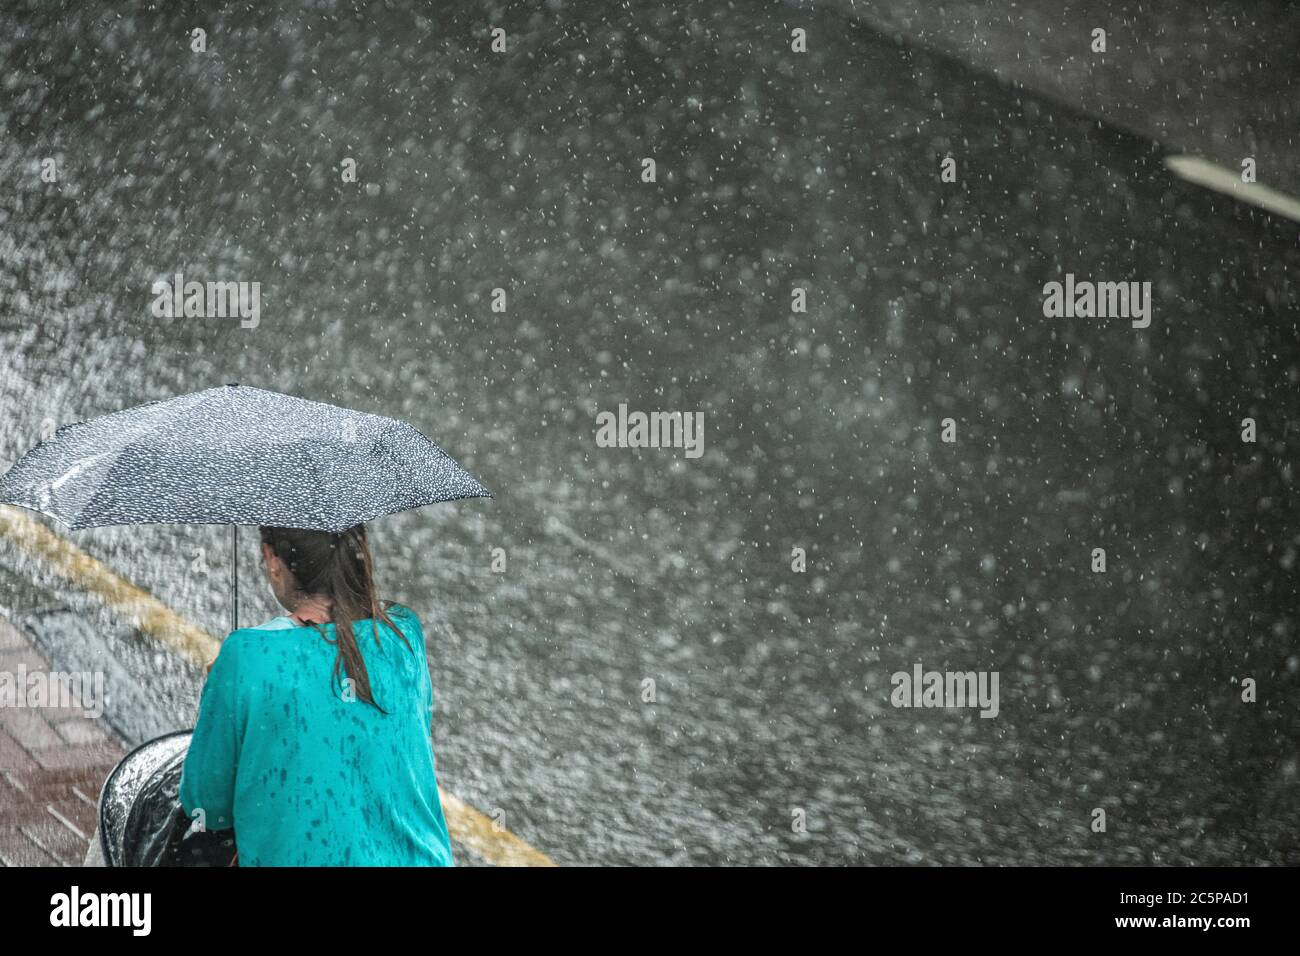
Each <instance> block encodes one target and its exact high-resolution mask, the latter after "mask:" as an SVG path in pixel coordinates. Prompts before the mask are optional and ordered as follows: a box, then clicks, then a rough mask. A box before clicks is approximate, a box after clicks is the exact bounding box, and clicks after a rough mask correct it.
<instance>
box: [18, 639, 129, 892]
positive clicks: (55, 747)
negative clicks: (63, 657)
mask: <svg viewBox="0 0 1300 956" xmlns="http://www.w3.org/2000/svg"><path fill="white" fill-rule="evenodd" d="M20 665H25V666H26V668H27V671H28V672H29V673H30V672H33V671H50V670H52V669H53V668H52V667H51V665H50V662H49V661H48V660H47V659H46V657H45V656H44V655H43V654H42V653H41V652H40V651H38V650H37V648H36V646H35V644H34V643H33V642H32V640H31V639H30V638H29V637H28V636H27V635H26V634H24V633H23V632H22V631H20V630H19V629H18V628H16V627H14V626H13V625H12V624H11V623H10V622H9V621H6V620H5V619H3V618H0V672H10V673H13V672H15V671H16V670H17V669H18V667H19V666H20ZM125 753H126V747H125V746H124V745H123V743H122V741H121V740H119V739H118V738H117V736H116V735H115V734H114V733H113V730H112V728H110V727H109V726H108V725H107V724H106V723H105V722H104V721H103V720H93V719H89V718H87V717H85V716H83V715H82V714H81V712H80V711H77V710H64V709H56V708H28V707H0V865H4V866H77V865H80V864H81V861H82V859H83V858H84V856H85V853H86V847H87V845H88V843H89V841H90V836H91V834H92V833H94V831H95V801H96V800H97V799H98V797H99V788H100V785H101V784H102V783H103V781H104V777H105V776H107V774H108V771H109V770H111V769H112V768H113V766H114V765H115V764H116V763H117V762H118V760H120V759H121V758H122V756H123V755H124V754H125Z"/></svg>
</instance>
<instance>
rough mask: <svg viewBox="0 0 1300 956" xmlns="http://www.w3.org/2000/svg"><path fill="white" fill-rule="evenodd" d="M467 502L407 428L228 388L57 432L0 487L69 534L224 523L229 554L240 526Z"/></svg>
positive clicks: (449, 464)
mask: <svg viewBox="0 0 1300 956" xmlns="http://www.w3.org/2000/svg"><path fill="white" fill-rule="evenodd" d="M477 497H489V498H490V497H491V494H490V493H489V492H488V490H487V489H486V488H484V487H483V486H482V485H481V484H479V483H478V481H476V480H475V479H474V478H473V477H472V476H471V475H470V474H469V473H468V472H467V471H465V469H464V468H462V467H461V466H460V465H458V464H457V463H456V462H455V461H454V460H452V458H451V457H450V456H449V455H447V453H446V452H444V451H443V450H442V449H441V448H439V447H438V446H437V445H435V444H434V443H433V442H432V441H430V440H429V439H428V438H426V437H425V436H424V435H423V434H421V433H420V432H419V431H417V430H416V429H415V428H413V427H412V426H410V425H408V424H406V423H405V422H399V421H396V420H395V419H392V418H386V417H384V416H381V415H370V414H367V413H364V412H358V411H353V410H351V409H346V408H339V407H338V406H335V405H327V404H324V403H321V402H311V401H307V400H306V399H302V398H296V397H294V396H292V395H283V394H281V393H279V392H272V391H267V390H265V389H260V388H251V387H249V386H244V385H238V384H232V385H226V386H221V387H218V388H209V389H205V390H203V391H200V392H193V393H191V394H189V395H181V396H178V397H176V398H173V399H168V400H167V401H159V402H148V403H146V404H144V405H137V406H135V407H134V408H127V409H124V410H122V411H119V412H113V413H112V414H109V415H103V416H100V417H98V418H92V419H90V420H88V421H84V422H77V423H75V424H71V425H64V426H62V427H61V428H59V429H58V430H57V431H56V432H55V433H54V435H53V436H52V437H51V438H50V439H49V440H48V441H45V442H42V443H41V444H39V445H37V446H36V447H35V448H33V449H32V450H31V451H29V452H28V453H27V454H26V455H24V456H23V457H22V458H21V459H20V460H19V461H18V462H17V464H15V465H14V466H13V467H12V468H11V469H9V471H8V473H6V474H5V476H4V477H3V478H0V502H3V503H8V504H15V505H20V506H22V507H24V508H29V509H31V510H33V511H38V512H40V513H41V514H44V515H48V516H50V517H52V518H55V519H57V520H59V521H62V522H64V523H65V524H67V525H68V526H69V527H71V528H74V529H77V528H97V527H103V526H106V525H129V524H161V523H166V524H229V525H231V526H232V535H233V538H232V540H233V542H234V546H235V549H236V552H235V553H236V555H238V544H239V539H238V534H239V530H238V529H239V525H241V524H246V525H275V526H278V527H285V528H307V529H313V530H317V531H330V532H339V531H344V530H346V529H347V528H350V527H352V526H353V525H357V524H361V523H362V522H365V521H369V520H371V519H373V518H377V517H379V516H381V515H386V514H392V513H394V512H397V511H405V510H407V509H409V508H418V507H421V506H422V505H427V504H433V503H434V502H438V501H453V500H456V499H459V498H477ZM236 575H237V566H235V565H232V568H231V598H232V608H231V620H232V623H233V625H234V627H235V628H237V627H238V625H239V592H238V582H237V577H236Z"/></svg>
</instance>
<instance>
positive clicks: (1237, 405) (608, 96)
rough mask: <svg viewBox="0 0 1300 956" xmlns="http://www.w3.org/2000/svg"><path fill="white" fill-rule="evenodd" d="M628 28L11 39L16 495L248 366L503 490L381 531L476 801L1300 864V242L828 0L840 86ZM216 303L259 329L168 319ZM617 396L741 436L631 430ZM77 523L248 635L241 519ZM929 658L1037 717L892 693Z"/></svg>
mask: <svg viewBox="0 0 1300 956" xmlns="http://www.w3.org/2000/svg"><path fill="white" fill-rule="evenodd" d="M582 10H585V8H577V10H575V9H573V8H569V7H565V6H561V5H554V6H550V7H548V8H547V11H546V12H545V13H542V12H538V13H536V14H532V15H530V14H527V13H524V12H520V13H513V12H511V13H507V14H504V15H502V16H501V17H499V18H497V20H496V21H495V22H498V23H499V24H500V25H502V26H504V27H505V28H506V30H507V36H508V38H509V40H508V50H507V53H506V54H502V55H494V54H492V53H490V52H489V43H490V37H489V36H488V33H487V30H488V26H489V24H488V22H487V21H486V20H485V19H484V18H483V16H482V15H481V14H480V13H478V12H476V11H477V7H476V6H472V5H469V4H459V3H457V4H449V5H445V6H444V7H441V8H440V13H439V16H438V18H437V20H436V21H431V20H428V19H422V18H420V17H418V16H414V15H408V14H401V13H392V14H387V15H385V16H384V17H383V18H381V19H373V20H372V19H366V20H364V21H360V20H355V19H352V18H349V17H344V16H339V17H332V16H330V15H327V14H324V13H311V14H307V13H300V12H298V11H296V10H294V11H285V12H275V11H271V10H267V9H263V8H255V9H250V10H248V11H245V12H240V13H238V14H229V15H227V16H225V17H223V18H213V19H211V22H210V23H209V25H208V27H207V29H208V44H209V50H208V52H207V53H205V54H195V53H192V52H191V51H190V49H189V43H188V39H187V34H186V31H187V30H188V29H189V28H190V27H191V25H192V24H191V22H190V19H191V18H186V17H171V16H169V15H168V16H145V15H143V14H139V13H136V12H130V11H128V10H127V9H126V8H122V9H121V10H113V9H112V8H110V7H102V8H101V7H96V8H94V9H81V8H71V7H70V8H68V9H63V10H52V11H45V10H42V11H41V12H36V13H28V14H14V13H4V14H0V24H2V25H3V27H4V28H3V29H0V37H2V38H3V39H0V54H2V55H3V60H4V62H5V64H6V77H7V79H6V83H5V85H4V89H3V91H0V114H3V120H4V122H5V126H6V129H7V133H6V135H5V136H3V137H0V181H2V182H4V183H5V184H6V185H5V187H4V190H3V191H0V349H2V350H3V352H2V354H3V355H4V362H3V367H2V368H3V371H0V416H3V417H2V420H3V422H4V426H3V428H2V429H0V463H8V462H12V461H13V460H16V459H17V458H18V457H19V455H21V454H22V452H23V451H24V450H25V449H26V448H27V447H29V446H30V445H31V444H34V443H35V442H36V441H38V440H39V439H40V436H41V434H42V430H43V429H45V428H48V427H49V425H50V423H60V422H64V421H71V420H75V419H81V418H85V417H89V416H91V415H95V414H99V413H103V412H107V411H111V410H113V409H116V408H120V407H123V406H126V405H130V404H135V403H138V402H142V401H147V400H150V399H156V398H164V397H168V396H170V395H173V394H175V393H177V392H183V391H192V390H197V389H200V388H204V387H208V386H210V385H214V384H220V383H223V382H230V381H238V382H241V383H244V384H250V385H258V386H262V387H268V388H275V389H278V390H282V391H288V392H293V393H295V394H299V395H303V396H305V397H308V398H313V399H318V400H323V401H330V402H335V403H338V404H342V405H348V406H353V407H357V408H361V409H364V410H370V411H376V412H381V413H383V414H388V415H392V416H395V417H400V418H404V419H406V420H409V421H411V422H412V423H413V424H414V425H415V426H416V427H418V428H420V429H421V430H422V431H424V432H425V433H426V434H428V435H430V436H431V437H432V438H433V439H434V440H435V441H437V442H439V443H440V444H441V445H443V446H444V447H445V448H446V449H447V450H448V451H449V453H451V454H452V455H453V456H455V457H456V458H457V459H458V460H459V461H461V462H462V463H463V464H464V465H465V466H466V467H467V468H468V469H469V470H470V471H471V472H472V473H474V474H475V475H476V477H478V478H479V479H480V480H482V481H483V482H484V484H486V485H487V487H488V488H490V489H491V490H492V491H493V492H494V493H495V494H496V495H497V497H496V498H495V499H494V500H491V501H472V502H459V503H455V504H451V505H446V506H438V507H432V508H428V509H424V510H422V511H420V512H418V513H408V514H403V515H398V516H393V517H390V518H385V519H382V520H380V521H378V522H375V523H374V525H373V531H374V534H375V543H374V546H375V549H376V552H377V555H378V561H379V572H380V576H381V582H382V583H383V584H384V585H386V588H385V589H386V591H387V592H388V595H389V596H390V597H393V598H395V599H399V600H402V601H404V602H406V603H409V604H411V605H412V606H413V607H415V608H416V609H417V610H418V611H419V612H420V613H421V615H422V617H423V619H424V620H425V622H426V631H427V633H428V634H429V637H430V658H431V661H432V662H433V666H434V687H435V693H436V695H437V703H438V724H437V728H436V734H435V740H436V743H437V754H438V765H439V771H440V775H441V782H442V783H443V785H444V786H445V787H447V788H448V789H449V790H451V791H453V792H455V793H456V794H458V795H459V796H460V797H462V798H464V799H465V800H467V801H468V802H470V803H472V804H474V805H475V806H477V807H479V808H480V809H482V810H484V812H487V813H489V814H490V815H495V814H496V813H497V812H499V814H500V818H501V819H502V821H503V823H504V824H505V825H506V826H507V827H508V828H509V829H511V830H512V831H514V832H516V833H518V834H520V835H521V836H522V837H524V838H525V839H526V840H528V842H530V843H531V844H533V845H534V846H536V847H538V848H539V849H541V850H543V851H545V852H546V853H547V854H548V855H550V856H551V857H552V858H554V859H555V860H556V861H557V862H560V863H574V862H595V863H612V864H621V863H746V864H748V863H774V862H784V863H812V862H818V863H846V862H852V863H896V862H909V863H978V862H983V863H1012V862H1022V863H1031V864H1033V863H1085V862H1088V863H1169V864H1181V863H1206V864H1208V863H1224V864H1231V863H1259V862H1276V863H1281V862H1296V861H1297V858H1298V857H1297V840H1296V836H1295V834H1296V832H1297V823H1300V810H1298V809H1297V807H1300V801H1297V799H1296V798H1297V795H1298V794H1297V791H1298V788H1300V780H1298V779H1297V774H1298V761H1300V745H1298V744H1297V739H1298V738H1297V731H1300V716H1298V715H1297V710H1296V706H1295V699H1296V696H1295V695H1296V691H1297V682H1298V681H1300V657H1298V656H1297V654H1298V652H1297V649H1296V636H1295V627H1296V608H1297V601H1296V596H1297V595H1296V583H1295V562H1296V555H1297V548H1298V547H1300V528H1298V527H1297V520H1296V519H1297V512H1298V509H1297V505H1296V504H1295V501H1294V498H1293V496H1292V494H1291V490H1292V485H1293V480H1294V474H1293V466H1292V464H1291V460H1290V447H1291V443H1292V442H1294V440H1295V439H1294V435H1293V431H1294V428H1293V426H1291V424H1290V423H1291V422H1294V421H1295V420H1296V418H1297V412H1298V411H1300V409H1297V384H1298V383H1300V345H1298V344H1297V325H1296V315H1297V297H1298V294H1297V287H1296V276H1297V269H1300V255H1298V254H1297V251H1296V250H1297V242H1296V240H1297V229H1296V227H1295V226H1294V224H1287V223H1284V222H1281V221H1277V220H1270V219H1269V218H1267V216H1266V215H1265V214H1263V213H1260V212H1256V211H1251V210H1248V209H1245V208H1242V207H1237V206H1234V205H1232V204H1230V203H1229V202H1228V201H1226V200H1222V199H1217V198H1215V197H1213V196H1210V195H1208V194H1206V193H1202V192H1199V191H1197V190H1196V189H1194V188H1193V187H1190V186H1187V185H1184V184H1182V183H1179V182H1177V181H1175V180H1173V179H1171V178H1170V176H1169V175H1168V174H1167V173H1166V172H1165V171H1164V169H1163V167H1162V165H1161V162H1160V156H1159V155H1158V153H1157V152H1156V151H1155V150H1154V149H1153V148H1152V147H1151V146H1150V145H1149V144H1148V143H1147V142H1145V141H1143V140H1141V139H1138V138H1134V137H1131V136H1129V135H1127V134H1123V133H1120V132H1117V131H1114V130H1111V129H1109V128H1106V127H1104V126H1100V125H1099V124H1098V123H1096V122H1095V121H1094V120H1091V119H1087V118H1084V117H1081V116H1078V115H1075V114H1073V113H1071V112H1069V111H1067V110H1065V109H1063V108H1061V107H1058V106H1054V105H1050V104H1047V103H1044V102H1040V101H1038V100H1035V99H1034V98H1033V97H1031V96H1028V95H1026V94H1023V93H1017V92H1014V91H1009V90H1007V89H1006V88H1004V87H1002V86H1000V85H999V84H998V83H997V82H996V81H995V80H992V79H988V78H984V77H980V76H977V75H975V74H973V73H971V72H969V71H968V70H966V69H965V68H963V67H961V66H959V65H957V64H955V63H953V62H951V61H949V60H945V59H940V58H936V57H933V56H931V55H928V54H925V53H921V52H919V51H914V50H909V49H907V48H902V47H899V46H898V45H896V44H895V43H893V42H892V41H890V40H886V39H882V38H880V37H878V36H877V35H875V34H873V33H871V32H870V31H869V30H867V29H865V28H864V27H862V26H861V25H859V24H854V23H851V22H850V21H848V20H846V19H843V18H841V17H840V16H839V15H838V14H836V13H834V12H832V11H826V10H822V11H817V12H813V13H808V14H802V15H801V16H804V17H810V18H811V24H812V28H811V29H810V36H813V37H816V38H817V42H816V43H814V44H813V45H812V48H811V50H810V52H809V53H807V54H804V55H798V54H794V53H792V52H791V51H790V47H789V24H788V22H787V20H788V17H787V16H786V14H785V11H783V10H782V9H781V8H779V7H771V6H764V5H760V4H751V5H745V4H742V5H740V6H739V7H737V8H735V9H731V10H723V9H718V10H713V9H709V8H701V9H698V10H696V9H691V10H682V9H672V10H637V11H635V12H626V11H624V12H619V13H610V14H608V15H607V16H604V17H601V16H596V15H592V14H591V13H589V12H588V13H583V12H578V11H582ZM948 155H951V156H953V157H954V158H955V159H956V160H957V171H958V181H957V182H955V183H945V182H942V181H941V179H940V175H939V169H940V161H941V160H942V159H943V158H944V157H945V156H948ZM47 157H54V158H56V161H57V168H58V169H59V170H60V178H59V182H58V183H57V184H49V183H42V182H41V179H40V171H41V160H42V159H43V158H47ZM346 157H353V158H355V159H356V161H357V169H358V176H359V180H360V181H359V182H358V183H343V182H341V181H340V176H339V169H340V163H341V162H342V161H343V160H344V159H345V158H346ZM644 157H654V158H656V159H657V161H658V181H657V182H655V183H645V182H642V181H641V178H640V173H641V168H642V164H641V160H642V158H644ZM177 272H181V273H184V274H186V276H187V277H188V278H197V279H201V280H204V279H221V280H232V281H259V282H261V283H262V311H261V317H260V323H259V324H258V326H257V327H256V328H250V329H244V328H240V327H239V323H238V321H237V320H230V319H181V320H171V319H159V318H155V317H154V316H153V315H152V314H151V310H150V304H151V302H152V300H153V296H152V295H151V294H150V290H151V286H152V284H153V283H154V282H155V281H156V280H158V279H165V278H168V277H170V276H172V275H173V274H175V273H177ZM1066 273H1072V274H1074V275H1076V276H1080V277H1084V276H1086V277H1090V278H1094V279H1097V280H1101V281H1139V282H1140V281H1149V282H1151V283H1152V288H1153V298H1154V315H1153V320H1152V323H1151V326H1150V328H1147V329H1134V328H1132V327H1131V325H1130V322H1129V321H1128V320H1127V319H1120V318H1108V319H1098V318H1091V319H1048V318H1045V317H1044V316H1043V295H1042V288H1043V285H1044V283H1046V282H1048V281H1051V280H1054V279H1062V278H1063V277H1064V276H1065V274H1066ZM498 287H499V288H503V289H505V290H506V295H507V300H506V301H507V310H506V311H505V312H494V311H493V310H492V302H493V297H492V290H493V289H494V288H498ZM794 287H803V288H806V289H807V290H808V310H807V312H806V313H792V312H791V306H790V303H791V290H792V288H794ZM620 403H627V404H628V405H629V406H630V407H632V408H633V409H640V410H643V411H655V410H683V411H693V412H694V411H699V412H703V414H704V420H705V423H706V424H705V446H704V448H705V451H704V454H703V456H702V457H700V458H698V459H687V458H685V456H684V455H682V454H681V453H680V452H679V451H673V450H667V449H641V450H637V449H618V448H612V449H611V448H600V447H597V445H596V442H595V432H596V426H595V417H596V414H597V413H598V412H600V411H616V410H617V408H618V405H619V404H620ZM1245 417H1253V418H1255V419H1256V420H1257V422H1258V423H1259V425H1258V427H1259V440H1258V442H1257V443H1255V444H1245V443H1243V442H1241V441H1240V439H1239V431H1240V427H1241V426H1240V423H1241V420H1242V419H1243V418H1245ZM945 418H952V419H954V421H955V422H956V426H957V439H958V440H957V441H956V442H955V443H953V444H945V443H943V442H941V441H940V440H939V438H940V421H941V420H942V419H945ZM69 537H70V538H71V539H72V540H74V541H75V542H76V543H77V544H78V545H79V546H80V547H82V548H84V549H86V550H87V551H90V552H91V553H93V554H95V555H96V556H98V557H99V558H101V559H102V560H104V561H106V562H108V563H109V564H111V565H112V566H113V567H114V568H115V569H117V571H118V572H119V573H121V574H123V575H124V576H126V577H128V578H130V579H131V580H133V581H135V582H136V583H138V584H139V585H140V586H142V587H144V588H146V589H148V590H149V591H151V592H152V593H154V594H155V595H157V596H158V597H159V598H161V599H162V600H163V601H165V602H166V603H168V604H169V605H171V606H172V607H174V608H175V609H176V610H177V611H178V612H179V613H181V614H182V615H183V616H185V617H187V618H190V619H192V620H194V621H196V622H198V623H199V624H200V625H202V626H203V627H206V628H208V629H210V630H212V631H219V630H220V629H222V628H224V627H225V625H226V610H227V605H226V595H225V588H226V578H227V573H226V570H227V568H228V564H227V561H228V550H229V533H228V530H226V529H214V528H206V529H205V528H169V527H151V528H139V529H122V530H113V529H105V530H98V531H90V532H75V533H70V534H69ZM245 541H246V542H248V544H247V545H246V551H245V557H244V559H243V561H242V569H243V571H244V574H243V576H242V579H241V600H243V601H244V602H245V603H244V613H245V617H246V619H254V618H260V617H265V616H270V614H271V613H273V612H272V607H271V603H270V596H269V594H266V593H265V589H264V588H262V587H260V585H259V582H258V581H257V573H258V568H257V565H256V563H255V561H254V560H253V556H254V552H253V550H252V545H251V541H252V535H251V533H246V534H245ZM4 547H5V545H4V544H3V542H0V552H2V551H3V549H4ZM796 547H798V548H803V549H805V550H806V553H807V572H806V573H802V574H800V573H794V572H792V570H791V554H792V549H793V548H796ZM1096 547H1104V548H1106V550H1107V553H1108V559H1109V564H1108V569H1107V572H1106V573H1105V574H1093V573H1092V572H1091V571H1090V568H1089V561H1090V553H1091V551H1092V549H1093V548H1096ZM496 548H501V549H503V550H504V554H505V559H506V568H505V571H504V573H494V572H493V569H492V562H493V549H496ZM16 588H17V585H14V586H13V587H12V588H11V589H8V590H7V591H6V593H5V594H4V595H3V596H0V603H2V604H6V605H9V606H10V607H12V606H14V605H15V604H17V603H18V602H19V601H20V600H21V599H22V598H21V596H20V595H19V594H18V591H17V590H15V589H16ZM59 600H66V601H68V602H74V603H75V602H76V601H77V600H78V599H77V597H76V596H75V595H59ZM103 653H104V654H105V655H107V654H109V653H111V654H112V656H113V657H114V658H115V659H116V660H117V661H118V664H117V665H115V666H120V667H123V668H126V669H127V670H128V671H129V672H130V673H131V674H132V675H134V677H133V680H135V681H137V682H138V683H139V685H140V686H141V687H142V688H145V689H146V690H147V693H148V695H149V698H150V699H149V701H148V707H149V708H150V709H151V710H152V711H154V712H155V713H156V715H157V716H156V718H151V719H150V721H144V720H140V719H138V715H136V716H135V717H132V715H130V714H121V715H117V716H116V718H115V719H116V720H118V721H119V722H120V723H119V724H118V726H122V725H130V726H135V727H137V728H142V729H141V730H140V731H139V732H141V733H143V732H144V730H143V728H144V727H146V726H153V725H155V724H157V725H169V726H172V727H184V726H189V724H190V722H192V719H193V712H194V711H193V707H194V703H195V702H196V700H197V693H198V684H197V681H196V680H195V678H194V677H193V676H192V675H190V674H189V673H187V671H186V670H185V669H183V668H170V669H167V668H163V669H162V670H161V671H159V669H158V668H157V667H156V666H155V663H156V655H157V650H156V648H153V647H151V646H149V645H146V644H144V643H142V642H140V643H137V644H134V645H133V644H132V643H131V642H130V641H129V640H124V641H121V642H118V643H115V644H114V645H113V647H112V650H111V651H109V650H104V651H103ZM917 661H920V662H922V663H923V664H924V665H925V667H926V668H927V669H931V668H933V669H939V670H947V669H952V670H957V669H960V670H967V669H992V670H997V671H999V673H1000V675H1001V688H1002V700H1001V708H1000V713H999V715H998V716H997V717H996V718H994V719H988V720H983V719H980V718H978V717H975V716H973V715H972V714H970V713H949V712H943V711H926V710H905V709H894V708H892V707H891V706H890V675H891V674H892V673H893V672H895V671H899V670H910V669H911V667H912V665H913V664H914V663H916V662H917ZM1243 676H1249V677H1253V678H1254V679H1256V680H1257V681H1258V685H1259V699H1258V701H1257V702H1256V703H1254V704H1244V703H1242V701H1241V699H1240V687H1239V684H1238V682H1239V681H1240V679H1241V678H1242V677H1243ZM647 680H652V681H653V682H654V697H655V699H654V702H653V703H647V702H645V700H644V696H645V688H646V687H647V685H646V683H645V682H646V681H647ZM132 721H134V723H133V722H132ZM128 736H129V735H128ZM128 742H133V741H128ZM1097 807H1101V808H1104V809H1105V810H1106V812H1107V816H1108V829H1107V831H1106V832H1105V833H1094V832H1092V831H1091V830H1090V828H1089V824H1090V823H1091V821H1092V816H1091V814H1092V811H1093V810H1094V808H1097ZM799 811H802V812H803V813H804V814H806V819H807V832H797V830H796V828H794V827H792V820H795V819H797V818H798V817H799Z"/></svg>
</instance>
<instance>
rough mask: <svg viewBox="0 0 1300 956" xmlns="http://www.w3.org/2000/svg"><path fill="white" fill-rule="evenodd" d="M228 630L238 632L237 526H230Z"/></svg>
mask: <svg viewBox="0 0 1300 956" xmlns="http://www.w3.org/2000/svg"><path fill="white" fill-rule="evenodd" d="M230 630H231V632H234V631H237V630H239V525H237V524H232V525H231V526H230Z"/></svg>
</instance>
